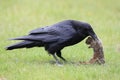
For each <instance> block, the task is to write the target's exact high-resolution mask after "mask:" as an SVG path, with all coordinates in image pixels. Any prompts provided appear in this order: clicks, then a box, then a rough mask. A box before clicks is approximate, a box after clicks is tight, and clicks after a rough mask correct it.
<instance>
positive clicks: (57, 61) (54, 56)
mask: <svg viewBox="0 0 120 80" xmlns="http://www.w3.org/2000/svg"><path fill="white" fill-rule="evenodd" d="M52 55H53V58H54V59H55V60H56V63H57V64H60V62H59V60H58V59H57V57H56V55H55V54H52Z"/></svg>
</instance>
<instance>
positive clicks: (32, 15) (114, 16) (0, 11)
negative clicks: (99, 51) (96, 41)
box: [0, 0, 120, 80]
mask: <svg viewBox="0 0 120 80" xmlns="http://www.w3.org/2000/svg"><path fill="white" fill-rule="evenodd" d="M119 3H120V0H89V1H88V0H74V1H73V0H0V80H1V79H3V80H120V37H119V36H120V30H119V29H120V5H119ZM65 19H74V20H81V21H86V22H89V23H90V24H91V25H92V26H93V29H94V31H95V32H96V34H97V35H98V36H99V38H100V39H101V40H102V42H103V45H104V51H105V58H106V64H105V65H97V64H95V65H75V64H71V63H70V62H78V61H84V60H85V61H86V60H89V59H90V58H91V57H92V50H91V49H88V48H87V46H86V45H85V44H84V41H83V42H81V43H79V44H77V45H74V46H71V47H68V48H65V49H64V50H63V51H62V53H63V56H64V57H65V58H66V59H67V60H68V63H66V64H64V66H62V67H59V66H56V65H53V64H51V61H53V60H54V59H53V58H52V56H48V54H47V52H45V51H44V49H43V48H32V49H20V50H13V51H6V50H5V49H4V47H5V46H7V45H10V44H12V43H15V41H8V40H7V39H9V38H13V37H17V36H21V35H25V34H27V33H28V32H29V31H30V30H32V29H35V28H37V27H42V26H46V25H51V24H53V23H56V22H58V21H61V20H65Z"/></svg>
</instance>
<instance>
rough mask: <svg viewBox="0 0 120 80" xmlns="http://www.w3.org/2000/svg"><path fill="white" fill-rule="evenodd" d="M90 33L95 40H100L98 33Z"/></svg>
mask: <svg viewBox="0 0 120 80" xmlns="http://www.w3.org/2000/svg"><path fill="white" fill-rule="evenodd" d="M89 35H90V36H91V37H92V38H93V39H94V40H95V41H98V40H99V39H98V37H97V35H96V34H95V33H94V32H89Z"/></svg>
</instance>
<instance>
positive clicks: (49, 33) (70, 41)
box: [6, 20, 98, 62]
mask: <svg viewBox="0 0 120 80" xmlns="http://www.w3.org/2000/svg"><path fill="white" fill-rule="evenodd" d="M87 36H91V37H92V38H93V39H94V40H98V38H97V35H96V34H95V32H94V31H93V29H92V27H91V25H90V24H88V23H85V22H81V21H76V20H64V21H61V22H58V23H56V24H53V25H50V26H46V27H43V28H37V29H35V30H32V31H31V32H30V33H29V34H28V35H25V36H22V37H18V38H13V39H12V40H23V41H22V42H19V43H16V44H14V45H11V46H8V47H6V50H12V49H18V48H31V47H44V48H45V50H46V51H48V53H49V54H51V55H53V57H54V58H55V60H56V62H59V61H58V59H57V57H56V55H57V56H58V57H59V58H61V59H62V60H64V61H66V60H65V59H64V58H63V57H62V56H61V50H62V49H63V48H64V47H66V46H71V45H74V44H76V43H79V42H81V41H82V40H83V39H85V38H86V37H87Z"/></svg>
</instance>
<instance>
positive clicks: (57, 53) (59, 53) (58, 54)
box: [56, 51, 66, 62]
mask: <svg viewBox="0 0 120 80" xmlns="http://www.w3.org/2000/svg"><path fill="white" fill-rule="evenodd" d="M56 55H57V56H58V57H59V58H61V59H62V60H63V61H65V62H66V60H65V59H64V58H63V57H62V56H61V51H57V52H56Z"/></svg>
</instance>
